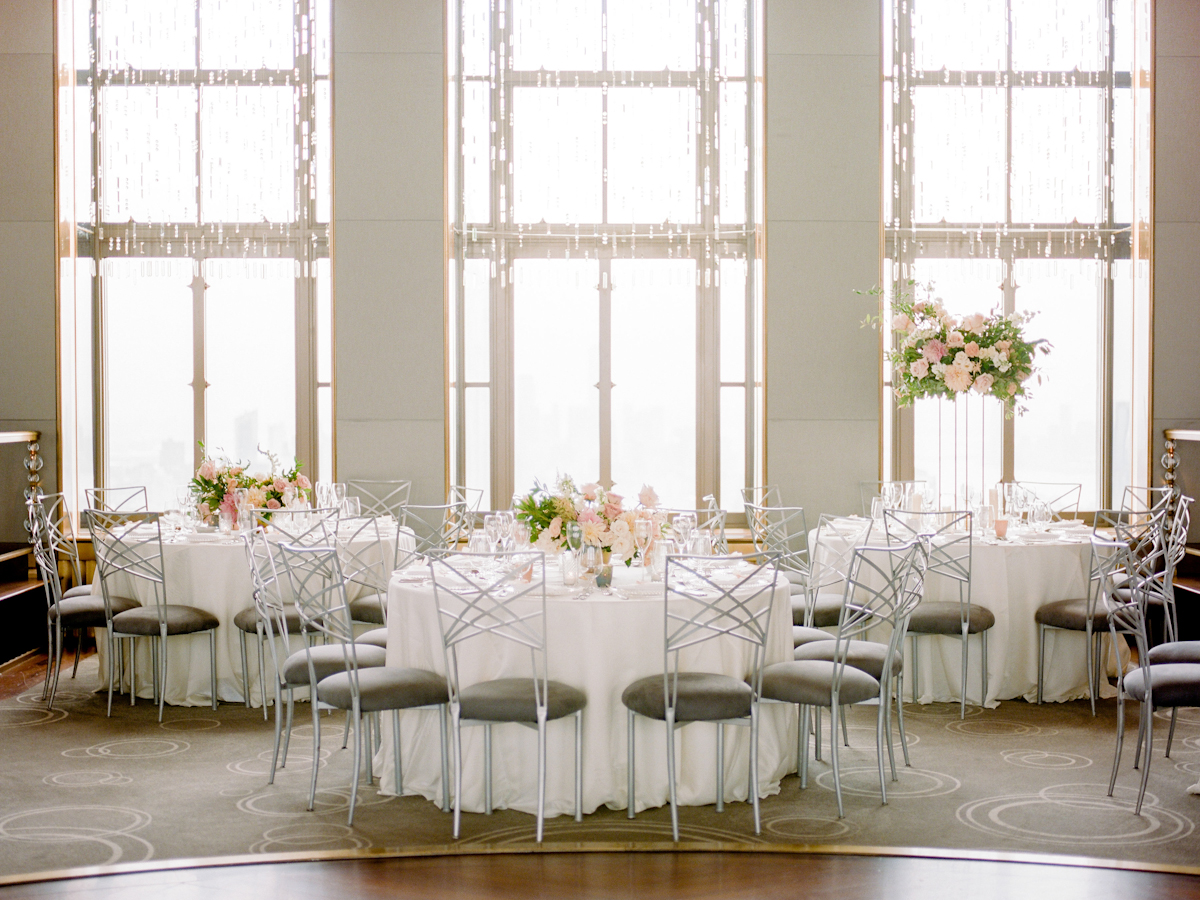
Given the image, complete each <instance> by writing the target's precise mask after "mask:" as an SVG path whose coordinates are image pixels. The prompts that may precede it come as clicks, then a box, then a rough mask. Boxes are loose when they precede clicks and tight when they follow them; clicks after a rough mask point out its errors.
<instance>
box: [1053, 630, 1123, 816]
mask: <svg viewBox="0 0 1200 900" xmlns="http://www.w3.org/2000/svg"><path fill="white" fill-rule="evenodd" d="M1045 668H1046V626H1045V625H1039V626H1038V685H1037V702H1038V706H1041V705H1042V672H1044V671H1045ZM1110 796H1111V795H1110Z"/></svg>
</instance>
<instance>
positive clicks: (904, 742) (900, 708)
mask: <svg viewBox="0 0 1200 900" xmlns="http://www.w3.org/2000/svg"><path fill="white" fill-rule="evenodd" d="M896 722H897V723H898V724H899V725H900V750H901V751H902V752H903V753H904V765H906V766H911V765H912V763H911V762H910V761H909V759H908V735H907V734H905V733H904V670H903V669H901V670H900V674H899V675H897V676H896Z"/></svg>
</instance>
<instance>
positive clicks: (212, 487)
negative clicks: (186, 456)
mask: <svg viewBox="0 0 1200 900" xmlns="http://www.w3.org/2000/svg"><path fill="white" fill-rule="evenodd" d="M203 446H204V445H203V444H201V447H203ZM259 452H260V453H262V454H263V455H264V456H265V457H267V459H268V460H270V462H271V471H270V474H268V475H253V474H250V473H249V472H247V471H246V468H247V467H246V466H245V465H243V464H242V463H237V462H233V461H231V460H229V459H228V458H226V457H212V456H210V455H208V453H207V452H205V455H204V459H203V461H202V462H201V463H200V467H199V468H198V469H196V474H195V475H194V476H193V477H192V480H191V483H190V487H191V489H192V492H193V493H194V494H195V495H196V499H197V504H198V512H199V515H200V518H201V519H203V520H204V521H205V522H210V521H211V520H212V519H213V518H214V517H216V516H217V515H218V514H219V513H221V512H228V513H230V514H232V515H236V513H237V495H236V493H235V492H236V491H237V490H238V489H239V488H243V489H245V491H246V502H247V504H248V505H249V506H250V507H251V508H253V509H270V510H275V509H282V508H283V507H284V505H285V503H286V500H287V497H288V496H289V495H291V496H294V497H296V498H297V499H302V500H307V499H308V495H309V492H310V491H311V490H312V482H310V481H309V480H308V478H307V476H305V475H302V474H301V472H300V468H301V463H299V462H293V463H292V466H291V468H288V469H282V468H281V467H280V463H279V457H277V456H276V455H275V454H274V453H271V452H269V451H267V450H263V449H262V448H261V447H260V448H259Z"/></svg>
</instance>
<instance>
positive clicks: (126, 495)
mask: <svg viewBox="0 0 1200 900" xmlns="http://www.w3.org/2000/svg"><path fill="white" fill-rule="evenodd" d="M83 493H84V496H85V497H86V498H87V503H88V507H89V508H90V509H98V510H100V511H101V512H149V510H150V505H149V503H148V501H147V500H146V489H145V488H144V487H111V488H110V487H106V488H84V491H83Z"/></svg>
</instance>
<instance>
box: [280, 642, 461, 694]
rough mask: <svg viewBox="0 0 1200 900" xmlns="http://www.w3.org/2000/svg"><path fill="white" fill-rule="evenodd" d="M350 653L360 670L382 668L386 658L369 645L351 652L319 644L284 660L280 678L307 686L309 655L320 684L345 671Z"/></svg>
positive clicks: (340, 647) (289, 682)
mask: <svg viewBox="0 0 1200 900" xmlns="http://www.w3.org/2000/svg"><path fill="white" fill-rule="evenodd" d="M350 652H354V654H355V658H356V659H357V660H358V667H359V668H360V669H369V668H374V667H375V666H382V665H383V664H384V662H385V661H386V660H385V657H386V656H387V654H386V653H384V651H383V650H382V649H381V648H379V647H372V646H370V645H369V644H356V645H355V647H354V650H353V651H350V650H348V649H347V650H343V648H342V645H341V644H320V645H318V646H316V647H310V648H309V649H308V650H297V651H296V652H295V653H293V654H292V655H291V656H289V657H288V658H287V659H285V660H284V661H283V671H282V672H281V673H280V677H281V678H282V680H283V683H284V684H290V685H300V684H308V655H307V654H309V653H311V654H312V661H313V670H314V671H315V672H316V675H317V683H318V684H320V682H321V680H322V679H325V678H328V677H329V676H330V675H333V674H334V673H336V672H344V671H345V670H346V656H347V653H350ZM444 683H445V682H444V681H443V684H444Z"/></svg>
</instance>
